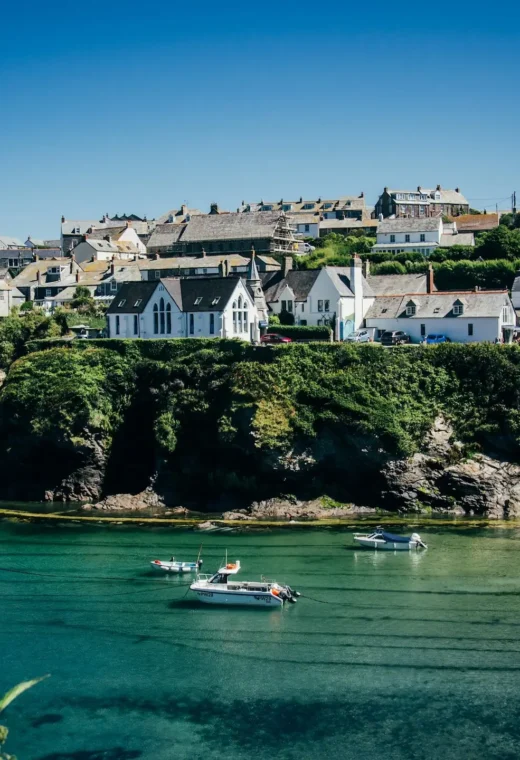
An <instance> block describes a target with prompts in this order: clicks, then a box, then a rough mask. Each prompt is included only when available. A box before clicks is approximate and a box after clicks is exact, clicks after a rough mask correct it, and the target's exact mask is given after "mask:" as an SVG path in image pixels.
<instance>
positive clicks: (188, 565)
mask: <svg viewBox="0 0 520 760" xmlns="http://www.w3.org/2000/svg"><path fill="white" fill-rule="evenodd" d="M150 564H151V566H152V567H153V568H154V570H164V571H165V572H166V573H194V572H196V571H197V570H199V569H200V567H201V565H202V560H201V559H198V560H197V561H196V562H179V561H178V560H176V559H175V558H174V557H172V558H171V560H169V561H165V560H162V559H153V560H152V561H151V562H150Z"/></svg>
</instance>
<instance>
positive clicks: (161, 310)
mask: <svg viewBox="0 0 520 760" xmlns="http://www.w3.org/2000/svg"><path fill="white" fill-rule="evenodd" d="M159 324H160V326H161V329H160V332H161V335H164V298H161V300H160V301H159Z"/></svg>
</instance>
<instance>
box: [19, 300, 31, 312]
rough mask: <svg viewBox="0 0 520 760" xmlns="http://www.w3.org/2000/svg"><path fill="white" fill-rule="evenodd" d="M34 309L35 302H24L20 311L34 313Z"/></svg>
mask: <svg viewBox="0 0 520 760" xmlns="http://www.w3.org/2000/svg"><path fill="white" fill-rule="evenodd" d="M33 309H34V301H24V303H23V304H22V305H21V306H20V311H33Z"/></svg>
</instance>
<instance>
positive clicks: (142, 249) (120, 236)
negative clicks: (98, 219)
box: [74, 222, 146, 256]
mask: <svg viewBox="0 0 520 760" xmlns="http://www.w3.org/2000/svg"><path fill="white" fill-rule="evenodd" d="M85 240H86V242H87V243H89V242H91V241H93V240H97V241H102V242H107V243H112V244H115V245H119V244H122V243H127V244H129V245H130V247H131V248H132V250H133V251H135V252H137V253H140V254H141V255H143V256H146V246H145V244H144V243H143V241H142V240H141V239H140V237H139V235H138V234H137V232H136V230H135V229H134V227H133V226H132V223H131V222H126V224H124V225H120V226H119V227H108V228H107V227H102V228H101V229H96V227H94V226H93V227H91V228H89V229H88V230H87V232H86V234H85ZM74 252H75V253H76V251H74Z"/></svg>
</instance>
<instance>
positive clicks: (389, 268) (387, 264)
mask: <svg viewBox="0 0 520 760" xmlns="http://www.w3.org/2000/svg"><path fill="white" fill-rule="evenodd" d="M372 272H373V274H406V272H407V267H406V266H405V265H404V264H400V263H399V261H384V262H383V263H382V264H378V265H377V266H375V267H373V269H372Z"/></svg>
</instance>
